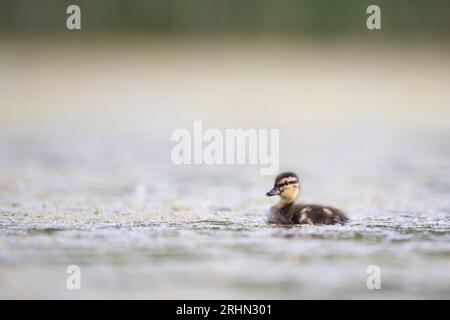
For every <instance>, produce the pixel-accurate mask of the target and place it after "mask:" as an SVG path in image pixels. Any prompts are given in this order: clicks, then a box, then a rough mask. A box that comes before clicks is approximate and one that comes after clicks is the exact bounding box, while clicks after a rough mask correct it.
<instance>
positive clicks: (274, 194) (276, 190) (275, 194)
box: [266, 186, 280, 197]
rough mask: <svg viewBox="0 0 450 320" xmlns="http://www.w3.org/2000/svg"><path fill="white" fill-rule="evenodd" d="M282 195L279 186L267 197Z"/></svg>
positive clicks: (268, 193)
mask: <svg viewBox="0 0 450 320" xmlns="http://www.w3.org/2000/svg"><path fill="white" fill-rule="evenodd" d="M279 194H280V190H279V189H278V187H277V186H275V187H273V189H272V190H270V191H269V192H267V193H266V196H268V197H271V196H278V195H279Z"/></svg>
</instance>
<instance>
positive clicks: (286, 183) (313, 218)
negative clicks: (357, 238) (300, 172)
mask: <svg viewBox="0 0 450 320" xmlns="http://www.w3.org/2000/svg"><path fill="white" fill-rule="evenodd" d="M299 191H300V181H299V179H298V176H297V175H296V174H295V173H293V172H283V173H281V174H279V175H278V176H277V177H276V178H275V184H274V186H273V188H272V190H270V191H269V192H267V193H266V196H268V197H271V196H280V200H279V201H278V203H277V204H276V205H274V206H272V207H271V208H270V211H269V215H268V221H269V223H280V224H337V223H340V224H344V223H345V222H346V221H348V218H347V216H346V215H345V214H344V213H343V212H342V211H340V210H338V209H336V208H332V207H329V206H322V205H316V204H302V203H294V201H295V199H296V198H297V197H298V195H299Z"/></svg>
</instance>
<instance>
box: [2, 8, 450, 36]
mask: <svg viewBox="0 0 450 320" xmlns="http://www.w3.org/2000/svg"><path fill="white" fill-rule="evenodd" d="M70 4H78V5H79V6H80V7H81V9H82V28H83V31H84V32H94V33H95V32H101V33H113V34H114V33H121V32H140V33H164V34H177V33H200V34H216V33H218V34H219V33H272V34H291V33H292V34H297V33H304V34H312V35H339V34H350V35H351V34H358V33H361V32H367V29H366V26H365V23H366V17H367V14H366V8H367V7H368V5H370V4H377V5H379V6H380V7H381V10H382V30H383V33H384V34H389V35H399V36H402V37H404V36H407V35H414V36H418V35H423V36H425V37H428V36H433V37H435V36H442V37H446V36H448V34H449V31H450V1H448V0H431V1H423V0H385V1H380V0H376V1H375V0H341V1H336V0H280V1H274V0H220V1H217V0H128V1H126V0H95V1H94V0H65V1H61V0H39V1H36V0H0V32H1V33H3V34H6V35H10V36H16V35H26V34H30V35H35V34H46V33H58V32H66V31H67V29H66V28H65V20H66V18H67V15H66V13H65V12H66V8H67V6H68V5H70Z"/></svg>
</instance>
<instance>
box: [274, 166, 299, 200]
mask: <svg viewBox="0 0 450 320" xmlns="http://www.w3.org/2000/svg"><path fill="white" fill-rule="evenodd" d="M299 192H300V182H299V179H298V176H297V175H296V174H295V173H293V172H283V173H280V174H279V175H278V176H277V177H276V178H275V183H274V186H273V188H272V190H270V191H269V192H267V193H266V196H268V197H271V196H280V202H282V203H284V204H288V203H291V202H294V200H295V199H296V198H297V197H298V194H299Z"/></svg>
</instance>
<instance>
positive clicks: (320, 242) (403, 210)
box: [0, 131, 450, 299]
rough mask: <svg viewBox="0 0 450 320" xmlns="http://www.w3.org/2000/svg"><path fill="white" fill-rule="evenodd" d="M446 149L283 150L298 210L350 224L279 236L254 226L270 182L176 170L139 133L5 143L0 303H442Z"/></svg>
mask: <svg viewBox="0 0 450 320" xmlns="http://www.w3.org/2000/svg"><path fill="white" fill-rule="evenodd" d="M282 137H283V132H282ZM449 138H450V136H449V135H447V134H438V135H435V136H433V135H422V136H418V137H414V138H412V137H411V136H408V135H405V136H403V135H399V136H396V137H393V136H392V135H386V136H383V134H382V133H380V132H378V131H377V132H375V133H372V134H365V135H364V136H360V137H359V138H355V137H354V136H352V135H350V136H349V135H347V134H345V133H343V134H342V135H339V136H337V137H335V138H334V140H333V141H329V143H328V144H327V147H326V148H317V145H316V144H312V143H311V144H308V143H306V142H304V143H303V144H302V146H303V147H302V149H301V151H299V150H292V148H286V147H285V146H284V147H283V145H282V148H281V150H282V152H281V157H282V168H281V169H292V170H295V171H297V172H299V174H300V177H301V179H302V182H303V183H302V184H303V193H302V197H303V199H304V200H305V201H313V202H323V203H327V204H330V205H334V206H336V207H339V208H342V209H343V210H345V211H347V213H348V215H349V216H350V218H351V221H350V223H349V224H347V225H345V226H289V227H283V226H274V225H268V224H267V223H266V221H265V214H266V212H267V209H268V207H269V206H270V205H271V204H272V203H273V200H274V199H268V198H265V197H264V194H265V192H266V191H267V190H268V189H269V188H270V186H271V184H272V177H264V176H260V175H259V168H257V167H250V166H249V167H247V166H244V167H236V166H231V167H223V166H222V167H220V166H192V167H190V166H174V165H172V164H171V163H170V161H168V155H169V150H170V144H168V143H167V142H164V140H161V141H162V142H161V141H159V142H158V140H156V141H153V140H152V141H151V143H150V142H149V141H150V140H149V136H147V135H143V136H139V137H136V136H132V137H128V138H127V139H123V138H117V139H113V138H111V137H108V138H104V137H103V138H99V137H97V138H92V137H89V138H86V137H85V138H83V137H82V136H81V137H71V138H70V137H65V139H61V138H60V136H58V135H49V136H46V135H43V136H35V137H30V136H26V137H20V136H8V137H4V138H3V139H2V143H1V144H0V146H1V148H0V151H1V153H0V169H1V170H0V172H1V174H0V191H1V192H0V283H1V286H0V297H1V298H151V299H154V298H156V299H160V298H175V299H177V298H193V299H197V298H249V299H251V298H256V299H259V298H271V299H279V298H288V299H298V298H376V299H378V298H450V272H449V270H450V200H449V194H450V161H449V160H450V147H449V144H448V141H450V139H449ZM349 141H351V142H349ZM158 143H160V144H158ZM148 146H152V147H151V148H149V147H148ZM337 150H339V152H337ZM68 265H79V266H80V268H81V272H82V282H81V283H82V289H81V290H80V291H76V290H75V291H70V290H68V289H67V288H66V279H67V276H68V275H67V274H66V268H67V266H68ZM369 265H378V266H379V267H380V268H381V290H368V289H367V287H366V280H367V277H368V274H367V273H366V271H367V267H368V266H369Z"/></svg>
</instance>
